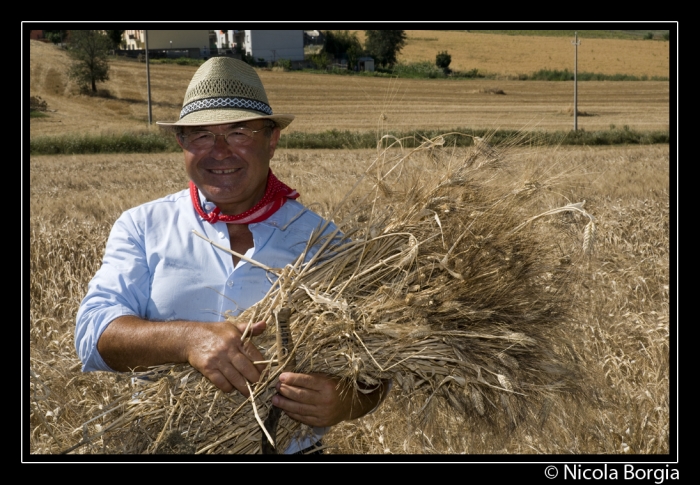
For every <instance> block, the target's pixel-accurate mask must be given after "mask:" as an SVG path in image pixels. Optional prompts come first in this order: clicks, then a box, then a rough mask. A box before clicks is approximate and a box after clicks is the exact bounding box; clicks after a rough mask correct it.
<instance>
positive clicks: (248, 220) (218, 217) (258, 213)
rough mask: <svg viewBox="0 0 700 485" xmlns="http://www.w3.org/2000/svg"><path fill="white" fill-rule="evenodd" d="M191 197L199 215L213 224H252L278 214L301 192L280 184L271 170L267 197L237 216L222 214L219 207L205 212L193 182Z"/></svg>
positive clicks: (266, 190) (268, 176) (191, 184)
mask: <svg viewBox="0 0 700 485" xmlns="http://www.w3.org/2000/svg"><path fill="white" fill-rule="evenodd" d="M190 197H191V198H192V205H194V208H195V210H196V211H197V214H199V215H200V216H202V218H203V219H204V220H206V221H209V222H210V223H212V224H214V223H216V222H218V221H222V222H225V223H227V224H252V223H254V222H260V221H264V220H265V219H267V218H268V217H270V216H271V215H272V214H274V213H275V212H277V211H278V210H279V208H280V207H282V206H283V205H284V203H285V202H287V199H296V198H297V197H299V192H297V191H296V190H294V189H291V188H289V187H288V186H287V185H285V184H283V183H282V182H280V181H279V179H277V177H275V176H274V174H273V173H272V170H270V171H269V172H268V173H267V187H266V188H265V195H263V198H262V199H260V202H258V203H257V204H255V206H253V207H252V208H250V209H248V210H247V211H245V212H243V213H241V214H236V215H233V216H231V215H225V214H220V212H221V209H219V208H218V207H215V208H214V210H213V211H211V212H210V213H209V214H207V213H206V212H204V209H203V208H202V204H201V202H200V200H199V193H198V190H197V186H196V185H195V184H194V182H192V181H191V180H190Z"/></svg>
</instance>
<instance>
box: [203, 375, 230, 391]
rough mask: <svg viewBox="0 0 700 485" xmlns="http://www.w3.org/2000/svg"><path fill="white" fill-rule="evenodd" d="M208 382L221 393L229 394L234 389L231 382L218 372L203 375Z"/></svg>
mask: <svg viewBox="0 0 700 485" xmlns="http://www.w3.org/2000/svg"><path fill="white" fill-rule="evenodd" d="M204 377H206V378H207V379H209V381H210V382H211V383H212V384H214V385H215V386H216V387H218V388H219V389H221V390H222V391H223V392H226V393H229V392H231V391H233V389H234V387H233V385H232V384H231V382H230V381H229V380H228V379H227V378H226V377H225V376H224V375H223V374H222V373H221V372H219V371H218V370H212V371H210V372H208V373H207V374H205V375H204Z"/></svg>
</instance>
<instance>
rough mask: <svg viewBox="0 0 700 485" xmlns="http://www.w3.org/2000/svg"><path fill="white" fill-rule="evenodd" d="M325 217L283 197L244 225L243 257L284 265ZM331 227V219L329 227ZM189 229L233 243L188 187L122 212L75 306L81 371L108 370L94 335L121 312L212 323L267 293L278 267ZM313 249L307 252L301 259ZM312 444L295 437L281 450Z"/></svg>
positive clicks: (206, 205) (299, 251) (208, 207)
mask: <svg viewBox="0 0 700 485" xmlns="http://www.w3.org/2000/svg"><path fill="white" fill-rule="evenodd" d="M200 199H201V201H202V206H203V208H204V210H205V211H206V212H210V211H211V210H213V209H214V205H213V204H211V203H210V202H207V201H206V200H205V199H204V198H203V196H202V195H201V193H200ZM324 222H325V221H324V220H323V219H322V218H321V217H320V216H319V215H317V214H315V213H314V212H312V211H309V210H308V209H306V208H305V207H304V206H303V205H301V204H300V203H298V202H296V201H294V200H288V201H287V202H286V203H285V204H284V205H283V206H282V208H280V209H279V210H278V211H277V212H275V213H274V214H273V215H271V216H270V217H269V218H268V219H267V220H265V221H263V222H258V223H254V224H249V225H248V228H249V229H250V232H251V233H252V234H253V244H254V247H253V248H251V249H249V250H248V252H247V253H246V256H247V257H248V258H251V259H254V260H255V261H258V262H260V263H263V264H265V265H267V266H268V267H271V268H283V267H284V266H286V265H287V264H290V263H294V262H295V261H296V260H297V258H298V257H299V255H300V254H302V252H303V251H304V249H305V248H306V244H307V241H308V240H309V236H311V234H312V232H313V231H314V230H318V229H320V228H321V226H322V225H323V224H324ZM333 229H335V226H333V225H332V224H330V225H329V227H328V228H327V232H329V231H330V230H333ZM193 230H196V231H197V232H199V233H200V234H202V235H204V236H205V237H207V238H209V239H210V240H212V241H214V242H216V243H217V244H220V245H222V246H224V247H226V248H229V247H230V241H229V235H228V229H227V226H226V223H224V222H217V223H215V224H210V223H209V222H207V221H205V220H203V219H202V217H201V216H200V215H199V214H197V212H196V211H195V210H194V207H193V206H192V201H191V199H190V195H189V190H183V191H182V192H178V193H176V194H172V195H169V196H167V197H164V198H162V199H158V200H155V201H153V202H148V203H146V204H143V205H140V206H138V207H135V208H133V209H130V210H128V211H126V212H124V213H123V214H122V215H121V216H120V217H119V219H118V220H117V221H116V223H115V224H114V227H113V228H112V231H111V233H110V235H109V239H108V241H107V247H106V249H105V255H104V258H103V260H102V267H101V268H100V269H99V271H98V272H97V273H96V274H95V276H94V277H93V279H92V280H91V281H90V284H89V286H88V292H87V295H86V296H85V298H84V299H83V301H82V303H81V304H80V308H79V310H78V315H77V322H76V329H75V346H76V350H77V351H78V356H79V357H80V360H81V361H82V362H83V368H82V369H83V371H84V372H87V371H96V370H102V371H113V369H111V368H110V367H109V366H108V365H107V364H106V363H105V361H104V360H103V359H102V357H101V356H100V354H99V352H98V351H97V341H98V340H99V338H100V335H102V332H104V330H105V329H106V328H107V326H108V325H109V324H110V323H111V322H112V321H113V320H114V319H116V318H118V317H121V316H125V315H133V316H137V317H140V318H144V319H146V320H160V321H168V320H191V321H202V322H217V321H221V320H223V319H224V318H225V316H226V315H228V314H231V315H238V314H239V313H241V312H242V311H243V310H245V309H247V308H249V307H250V306H252V305H254V304H255V303H257V302H258V301H260V300H262V299H263V298H264V296H265V295H266V294H267V292H268V290H269V289H270V287H271V286H272V283H273V281H274V280H275V279H276V276H275V274H273V273H271V272H268V271H266V270H264V269H262V268H260V267H258V266H255V265H253V264H251V263H248V262H245V261H243V260H241V261H239V263H238V264H237V265H236V267H235V268H234V266H233V259H232V257H231V254H230V253H228V252H226V251H224V250H222V249H219V248H216V247H215V246H213V245H211V244H210V243H209V242H207V241H205V240H204V239H202V238H200V237H198V236H196V235H195V234H193V232H192V231H193ZM313 254H314V251H313V250H312V251H310V252H309V254H308V255H307V257H306V260H307V261H308V260H309V259H310V258H311V256H312V255H313ZM318 431H321V430H320V429H319V430H318ZM319 434H322V432H320V433H319ZM312 443H313V441H309V440H304V442H303V443H299V444H298V446H296V445H295V444H294V443H293V444H292V447H290V448H288V449H287V450H286V451H285V452H286V453H290V452H294V451H296V450H297V449H303V448H304V447H305V446H308V445H310V444H312Z"/></svg>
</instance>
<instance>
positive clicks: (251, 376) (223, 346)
mask: <svg viewBox="0 0 700 485" xmlns="http://www.w3.org/2000/svg"><path fill="white" fill-rule="evenodd" d="M245 327H246V324H232V323H231V322H228V321H223V322H189V321H169V322H153V321H148V320H144V319H141V318H138V317H133V316H123V317H119V318H117V319H115V320H114V321H112V323H110V324H109V326H108V327H107V328H106V329H105V331H104V332H103V333H102V335H101V336H100V340H99V341H98V343H97V349H98V350H99V352H100V355H101V356H102V358H103V359H104V360H105V362H106V363H107V365H109V366H110V367H111V368H112V369H114V370H116V371H121V372H129V371H131V370H145V369H147V368H148V367H149V366H152V365H159V364H167V363H174V364H177V363H183V362H188V363H189V364H190V365H192V367H194V368H195V369H197V370H198V371H200V372H201V373H202V374H203V375H204V377H206V378H207V379H209V380H210V381H211V382H212V384H214V385H215V386H216V387H218V388H219V389H221V390H222V391H224V392H231V391H233V390H234V389H237V390H238V391H240V392H241V394H243V395H244V396H248V387H247V386H246V380H248V381H249V382H257V381H258V379H260V373H261V372H262V371H263V370H264V369H265V366H264V365H261V364H259V365H257V366H256V365H255V364H253V362H255V361H260V360H264V357H263V355H262V354H261V353H260V351H259V350H258V349H257V348H256V347H255V346H254V345H253V344H252V343H251V341H250V340H248V341H246V342H245V343H244V342H243V341H242V340H241V337H242V336H243V332H244V331H245ZM251 330H252V335H260V334H261V333H262V332H263V330H265V322H258V323H256V324H254V325H253V326H252V329H251Z"/></svg>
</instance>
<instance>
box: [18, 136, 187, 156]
mask: <svg viewBox="0 0 700 485" xmlns="http://www.w3.org/2000/svg"><path fill="white" fill-rule="evenodd" d="M179 149H180V147H179V146H178V144H177V142H176V141H175V139H174V138H173V137H172V136H165V135H164V134H160V133H122V134H118V135H116V134H115V135H112V134H108V135H67V136H42V137H36V138H32V139H30V140H29V153H30V154H31V155H59V154H82V153H151V152H174V151H178V150H179Z"/></svg>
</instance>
